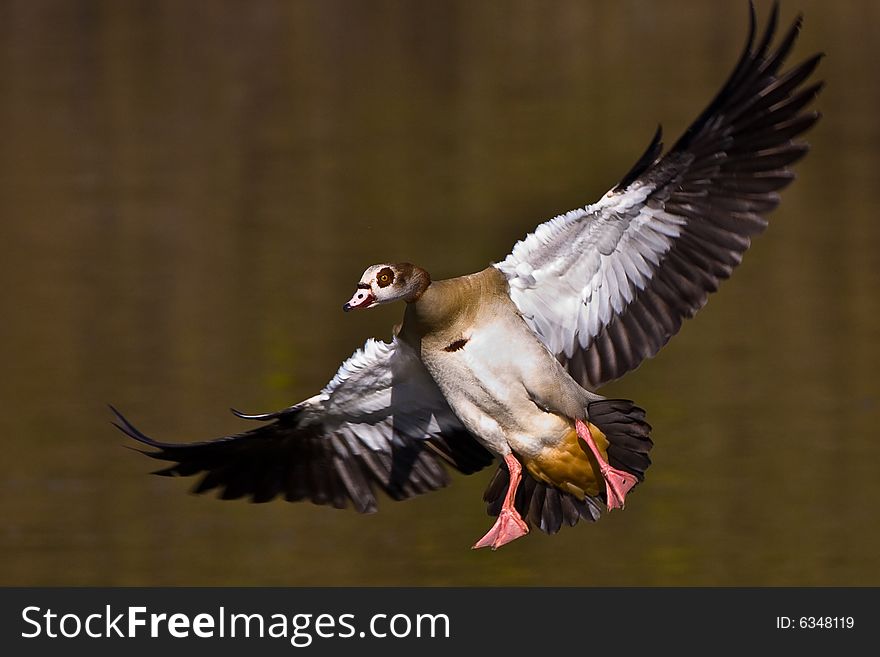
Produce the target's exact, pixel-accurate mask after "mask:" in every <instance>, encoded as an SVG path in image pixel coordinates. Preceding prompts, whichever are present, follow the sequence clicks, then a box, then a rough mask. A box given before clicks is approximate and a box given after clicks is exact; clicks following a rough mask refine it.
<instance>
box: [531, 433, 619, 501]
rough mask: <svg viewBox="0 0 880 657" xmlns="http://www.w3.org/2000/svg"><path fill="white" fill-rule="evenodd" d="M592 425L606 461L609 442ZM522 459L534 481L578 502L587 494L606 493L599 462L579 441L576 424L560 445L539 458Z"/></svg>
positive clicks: (597, 443)
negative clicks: (570, 495) (548, 485)
mask: <svg viewBox="0 0 880 657" xmlns="http://www.w3.org/2000/svg"><path fill="white" fill-rule="evenodd" d="M589 426H590V433H592V434H593V439H594V440H595V441H596V445H597V446H598V447H599V451H600V452H602V456H603V458H605V459H607V458H608V457H607V455H606V450H607V449H608V439H607V438H605V434H604V433H602V432H601V431H600V430H599V428H598V427H597V426H596V425H595V424H590V425H589ZM520 458H521V459H522V463H523V465H524V466H525V467H526V469H527V470H528V471H529V473H530V474H531V475H532V476H533V477H535V479H537V480H538V481H543V482H544V483H548V484H551V485H553V486H556V487H557V488H559V489H560V490H564V491H565V492H567V493H571V494H572V495H574V496H575V497H577V498H578V499H583V498H584V494H586V495H590V496H595V495H598V494H599V492H600V491H604V490H605V483H604V479H603V478H602V473H601V472H600V471H599V463H598V462H597V461H596V459H595V458H594V457H593V455H592V454H591V453H590V449H589V448H588V447H587V446H586V445H585V444H584V442H583V441H582V440H581V439H580V438H578V435H577V431H575V429H574V425H572V427H571V430H570V431H569V432H568V433H566V434H565V438H564V439H563V440H562V441H561V442H559V443H557V444H556V445H554V446H552V447H547V448H545V449H544V450H543V451H542V452H541V453H540V454H538V456H536V457H533V458H527V457H520Z"/></svg>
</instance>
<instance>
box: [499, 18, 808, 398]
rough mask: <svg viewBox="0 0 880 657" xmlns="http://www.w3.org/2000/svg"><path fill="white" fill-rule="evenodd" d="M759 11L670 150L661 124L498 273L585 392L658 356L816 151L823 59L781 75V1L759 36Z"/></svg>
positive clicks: (786, 44) (790, 38) (787, 48)
mask: <svg viewBox="0 0 880 657" xmlns="http://www.w3.org/2000/svg"><path fill="white" fill-rule="evenodd" d="M756 23H757V21H756V19H755V13H754V8H752V10H751V12H750V16H749V34H748V39H747V43H746V47H745V48H744V50H743V52H742V54H741V56H740V58H739V60H738V61H737V63H736V65H735V66H734V69H733V71H732V72H731V74H730V76H729V77H728V79H727V81H726V82H725V84H724V85H723V86H722V88H721V90H720V91H719V92H718V94H717V95H716V96H715V98H714V99H713V100H712V101H711V102H710V103H709V105H708V106H707V107H706V109H705V110H704V111H703V112H702V113H701V114H700V115H699V116H698V117H697V119H696V120H695V121H694V122H693V123H692V124H691V126H690V127H689V128H688V129H687V130H686V131H685V132H684V134H683V135H682V136H681V138H680V139H679V140H678V141H677V142H676V143H675V145H674V146H673V147H672V149H670V150H669V151H668V152H667V153H666V154H665V155H661V153H662V148H663V147H662V142H661V131H660V130H659V129H658V131H657V133H656V134H655V135H654V137H653V139H652V140H651V143H650V144H649V146H648V148H647V149H646V150H645V153H644V154H643V155H642V156H641V157H640V158H639V160H638V162H637V163H636V165H635V166H634V167H633V168H632V169H631V170H630V171H629V172H628V173H627V175H626V176H624V177H623V180H621V182H620V183H619V184H618V185H617V186H616V187H615V188H614V189H612V190H611V191H609V192H608V193H607V194H606V195H605V196H604V197H602V199H600V200H599V201H598V202H597V203H595V204H593V205H589V206H586V207H585V208H581V209H578V210H572V211H571V212H568V213H566V214H564V215H560V216H558V217H556V218H554V219H551V220H550V221H548V222H546V223H544V224H541V225H540V226H538V228H537V229H536V231H535V232H534V233H533V234H531V235H528V236H527V237H526V238H525V239H523V240H521V241H520V242H518V243H517V244H516V245H515V246H514V248H513V251H512V252H511V254H510V255H509V256H507V258H506V259H505V260H504V261H502V262H500V263H498V264H497V265H496V267H498V269H499V270H501V271H502V272H503V273H504V274H505V275H506V277H507V279H508V281H509V283H510V296H511V299H512V300H513V301H514V303H515V304H516V306H517V308H518V309H519V310H520V312H521V313H522V315H523V317H524V318H525V320H526V321H527V322H528V323H529V324H530V326H531V327H532V329H533V330H534V331H535V333H536V334H537V335H538V337H539V338H540V339H541V340H542V341H543V342H544V343H545V344H546V345H547V347H548V348H549V349H550V350H551V351H552V352H553V353H554V354H556V355H557V357H558V358H559V359H560V360H561V361H562V362H563V364H565V365H566V367H567V368H568V370H569V371H570V372H571V373H572V374H573V375H574V376H576V378H578V379H579V380H580V382H581V383H582V384H583V385H586V386H589V387H594V388H595V387H598V386H600V385H603V384H604V383H607V382H608V381H611V380H613V379H616V378H618V377H619V376H621V375H622V374H624V373H625V372H627V371H629V370H631V369H633V368H635V367H638V365H639V364H640V363H641V362H642V361H643V360H644V359H645V358H649V357H651V356H653V355H655V354H656V353H657V351H658V350H659V349H660V348H662V347H663V345H664V344H666V342H667V341H668V340H669V339H670V337H671V336H672V335H674V334H675V333H676V332H677V331H678V330H679V328H680V327H681V324H682V321H683V320H684V319H685V318H687V317H692V316H693V315H694V314H695V313H696V312H697V311H698V310H699V309H700V308H702V307H703V305H705V303H706V300H707V297H708V295H709V294H710V293H712V292H714V291H715V290H717V289H718V286H719V284H720V282H721V281H722V280H724V279H726V278H727V277H728V276H730V274H731V272H732V271H733V269H734V268H735V267H736V266H737V265H738V264H739V263H740V261H741V260H742V256H743V253H744V252H745V251H746V250H747V249H748V248H749V246H750V244H751V238H752V237H754V236H755V235H758V234H759V233H761V232H762V231H763V230H764V229H765V228H766V226H767V220H766V218H765V214H766V213H768V212H770V211H771V210H773V209H774V208H775V207H776V206H777V205H778V203H779V191H780V190H781V189H783V188H784V187H786V186H787V185H789V184H790V183H791V182H792V180H793V179H794V173H793V172H792V171H791V169H790V167H791V165H793V164H794V163H795V162H797V161H798V160H800V159H801V158H802V157H803V156H804V155H805V154H806V152H807V150H808V147H807V145H806V144H805V143H803V142H799V141H794V140H795V139H796V138H797V137H798V136H799V135H801V134H802V133H804V132H805V131H806V130H808V129H809V128H810V127H812V125H813V124H814V123H815V122H816V121H817V120H818V118H819V114H818V113H817V112H813V111H807V109H806V108H807V107H808V106H809V104H810V103H811V101H812V100H813V99H814V98H815V97H816V95H817V94H818V93H819V91H820V90H821V88H822V83H821V82H815V83H809V84H808V80H809V78H810V76H811V75H812V73H813V71H814V70H815V69H816V66H817V65H818V63H819V60H820V59H821V54H819V55H814V56H812V57H809V58H808V59H806V60H805V61H803V62H801V63H800V64H798V65H796V66H794V67H792V68H791V69H789V70H787V71H781V70H780V69H781V67H782V65H783V63H784V61H785V59H786V58H787V56H788V55H789V53H790V52H791V49H792V48H793V46H794V43H795V41H796V38H797V35H798V33H799V32H800V28H801V18H800V17H798V18H797V19H796V20H795V21H794V22H793V24H792V26H791V27H790V28H789V29H788V30H787V31H786V33H785V34H784V36H783V37H782V39H781V40H780V41H779V43H778V45H777V46H776V48H775V50H774V49H772V43H773V40H774V36H775V33H776V28H777V24H778V7H777V6H775V5H774V7H773V9H772V11H771V14H770V17H769V19H768V21H767V26H766V28H765V29H764V31H763V34H762V36H761V37H760V39H758V40H757V42H756Z"/></svg>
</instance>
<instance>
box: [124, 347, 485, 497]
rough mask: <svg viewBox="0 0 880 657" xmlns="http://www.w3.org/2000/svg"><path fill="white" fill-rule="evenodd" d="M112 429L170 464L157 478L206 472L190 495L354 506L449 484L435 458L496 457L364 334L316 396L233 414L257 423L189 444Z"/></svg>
mask: <svg viewBox="0 0 880 657" xmlns="http://www.w3.org/2000/svg"><path fill="white" fill-rule="evenodd" d="M113 411H114V413H116V416H117V419H118V424H116V426H117V427H118V428H119V429H121V430H122V431H123V432H124V433H126V434H127V435H128V436H130V437H131V438H134V439H135V440H137V441H140V442H141V443H144V444H146V445H148V446H149V447H152V448H155V451H145V452H144V453H145V454H147V455H148V456H151V457H153V458H156V459H160V460H163V461H171V462H172V463H173V465H170V466H168V467H166V468H164V469H162V470H159V471H158V472H157V473H156V474H161V475H166V476H189V475H194V474H198V473H204V476H203V477H202V479H201V481H200V482H199V483H198V484H197V485H196V487H195V489H194V492H196V493H204V492H206V491H209V490H213V489H218V490H220V491H221V492H220V497H221V498H222V499H236V498H241V497H246V496H247V497H250V498H251V499H252V501H254V502H268V501H269V500H271V499H273V498H275V497H276V496H282V497H284V499H286V500H288V501H291V502H295V501H299V500H310V501H312V502H313V503H315V504H330V505H333V506H335V507H337V508H344V507H346V506H348V504H349V503H351V505H352V506H353V507H354V508H355V509H356V510H358V511H360V512H371V511H375V510H376V495H375V490H376V489H377V488H378V489H380V490H383V491H385V493H387V494H388V495H389V496H390V497H392V498H394V499H398V500H399V499H406V498H408V497H412V496H413V495H417V494H419V493H424V492H427V491H431V490H435V489H438V488H441V487H443V486H445V485H446V484H447V483H448V482H449V476H448V473H447V472H446V470H445V468H444V467H443V465H442V464H443V463H446V464H447V465H450V466H452V467H454V468H456V469H457V470H459V471H461V472H464V473H472V472H476V471H477V470H480V469H481V468H483V467H485V466H486V465H489V464H490V463H492V462H494V457H493V456H492V454H490V453H489V452H488V451H486V449H484V448H483V447H482V446H481V445H480V444H479V443H477V442H476V440H474V438H473V437H472V436H471V434H470V433H468V431H467V430H466V429H465V428H464V426H463V425H462V424H461V422H460V421H459V420H458V418H457V417H456V416H455V414H454V413H453V412H452V410H451V409H450V408H449V405H448V404H447V403H446V399H445V398H444V397H443V395H442V394H441V392H440V389H439V388H438V387H437V385H436V384H435V383H434V380H433V379H432V378H431V377H430V375H429V374H428V372H427V370H425V367H424V365H423V364H422V362H421V361H420V360H419V359H418V357H417V356H416V355H415V353H414V352H413V351H412V349H411V348H410V347H408V346H407V345H406V344H405V343H403V342H401V341H399V340H397V339H396V338H395V339H394V340H393V341H392V342H391V343H385V342H380V341H377V340H368V341H367V343H366V344H365V345H364V347H363V349H361V350H358V351H357V352H355V353H354V355H353V356H352V357H351V358H349V359H348V360H347V361H346V362H345V363H343V364H342V366H341V367H340V368H339V371H338V372H337V373H336V376H335V377H334V378H333V380H332V381H330V383H329V384H327V386H326V387H325V388H324V389H323V390H322V391H321V392H320V394H318V395H315V396H314V397H312V398H310V399H307V400H305V401H303V402H301V403H299V404H296V405H295V406H291V407H290V408H287V409H284V410H282V411H278V412H277V413H267V414H264V415H244V414H242V413H238V412H237V411H234V412H235V413H236V414H237V415H238V416H239V417H243V418H245V419H251V420H257V421H260V422H264V423H265V424H262V425H261V426H259V427H257V428H256V429H253V430H251V431H247V432H245V433H241V434H237V435H233V436H227V437H224V438H218V439H216V440H211V441H206V442H195V443H184V444H179V443H178V444H176V443H164V442H158V441H156V440H153V439H152V438H149V437H147V436H145V435H144V434H142V433H141V432H140V431H138V430H137V429H135V428H134V426H132V425H131V423H129V422H128V420H126V419H125V418H124V417H123V416H122V415H121V414H120V413H119V412H118V411H116V409H113Z"/></svg>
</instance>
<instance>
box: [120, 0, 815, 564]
mask: <svg viewBox="0 0 880 657" xmlns="http://www.w3.org/2000/svg"><path fill="white" fill-rule="evenodd" d="M777 14H778V8H777V7H776V6H774V7H773V10H772V12H771V15H770V18H769V23H768V26H767V28H766V30H765V32H764V35H763V37H762V38H761V39H760V41H759V42H758V43H757V44H756V43H755V12H754V7H752V8H751V12H750V28H749V36H748V41H747V45H746V47H745V50H744V52H743V54H742V56H741V57H740V59H739V61H738V63H737V64H736V67H735V68H734V70H733V72H732V74H731V75H730V78H729V79H728V80H727V82H726V83H725V84H724V86H723V87H722V88H721V91H720V92H719V93H718V95H717V96H716V97H715V99H714V100H713V101H712V102H711V103H710V104H709V106H708V107H707V108H706V109H705V111H703V113H702V114H700V116H699V117H698V118H697V119H696V121H695V122H694V123H693V124H692V125H691V126H690V127H689V128H688V130H687V131H686V132H685V133H684V135H683V136H682V137H681V138H680V139H679V140H678V141H677V142H676V143H675V145H674V146H673V147H672V149H671V150H669V151H668V152H667V153H666V154H665V155H663V154H661V153H662V144H661V142H660V136H661V132H660V129H659V128H658V130H657V133H656V135H655V136H654V138H653V140H652V141H651V143H650V145H649V146H648V148H647V150H646V151H645V153H644V154H643V155H642V156H641V158H639V160H638V162H636V164H635V166H634V167H633V168H632V170H631V171H630V172H629V173H628V174H627V175H626V176H624V177H623V179H622V181H621V182H620V183H619V184H618V185H617V186H616V187H614V189H612V190H611V191H609V192H608V193H607V194H605V196H603V197H602V198H601V199H600V200H599V201H598V202H597V203H595V204H593V205H588V206H586V207H584V208H580V209H577V210H572V211H571V212H568V213H566V214H563V215H560V216H558V217H556V218H554V219H551V220H550V221H548V222H546V223H544V224H541V225H540V226H538V228H537V229H536V230H535V232H534V233H532V234H530V235H528V236H527V237H526V238H525V239H524V240H522V241H520V242H518V243H517V244H516V246H515V247H514V248H513V252H512V253H511V254H510V255H508V256H507V257H506V258H505V259H504V260H503V261H501V262H499V263H497V264H493V265H492V266H490V267H488V268H486V269H484V270H483V271H480V272H478V273H476V274H471V275H469V276H462V277H460V278H454V279H450V280H442V281H432V280H431V278H430V276H429V275H428V273H427V272H426V271H425V270H424V269H421V268H419V267H416V266H414V265H411V264H407V263H404V264H390V263H389V264H378V265H373V266H371V267H369V268H367V270H366V271H365V272H364V274H363V276H362V277H361V279H360V282H359V283H358V284H357V290H356V291H355V293H354V296H353V297H352V298H351V299H350V300H349V301H348V302H347V303H346V304H345V306H344V309H345V310H346V311H349V310H355V309H364V308H372V307H375V306H377V305H379V304H383V303H390V302H392V301H404V302H406V310H405V312H404V317H403V322H402V324H401V325H400V326H399V327H397V329H396V330H395V332H394V335H393V337H392V339H391V342H387V343H386V342H381V341H377V340H373V339H370V340H368V341H367V343H366V344H365V345H364V347H363V348H362V349H360V350H358V351H357V352H355V354H354V355H353V356H352V357H351V358H349V359H348V360H347V361H346V362H345V363H343V365H342V367H340V369H339V371H338V372H337V373H336V376H335V377H333V380H332V381H330V383H329V384H327V386H326V387H325V388H324V389H323V390H322V391H321V392H320V393H319V394H317V395H315V396H314V397H311V398H309V399H306V400H305V401H303V402H300V403H298V404H295V405H293V406H291V407H289V408H286V409H284V410H281V411H278V412H275V413H266V414H263V415H245V414H243V413H239V412H237V411H235V413H236V415H238V416H239V417H242V418H245V419H248V420H255V421H259V422H260V423H261V424H260V426H259V427H257V428H255V429H253V430H251V431H247V432H245V433H241V434H237V435H232V436H227V437H225V438H219V439H216V440H212V441H207V442H196V443H186V444H174V443H164V442H158V441H155V440H153V439H151V438H149V437H147V436H145V435H144V434H142V433H141V432H139V431H138V430H137V429H135V428H134V427H133V426H132V425H131V424H130V423H129V422H128V421H127V420H126V419H125V418H124V417H122V415H120V414H119V413H118V412H116V411H115V409H113V410H114V412H116V415H117V419H118V424H117V425H116V426H118V427H119V428H120V429H121V430H122V431H124V432H125V433H126V434H128V435H129V436H130V437H132V438H134V439H136V440H138V441H140V442H141V443H144V444H146V445H147V446H149V447H151V448H154V449H153V450H152V451H147V452H145V453H147V454H148V455H149V456H152V457H153V458H157V459H160V460H163V461H170V462H172V465H170V466H169V467H165V469H162V470H159V471H158V474H162V475H173V476H189V475H193V474H196V473H205V474H204V477H203V478H202V479H201V481H200V483H198V485H197V486H196V487H195V492H196V493H203V492H206V491H209V490H212V489H219V490H220V497H222V498H223V499H233V498H241V497H245V496H248V497H250V498H251V499H252V501H254V502H266V501H268V500H271V499H273V498H274V497H276V496H279V495H281V496H283V497H284V498H285V499H287V500H289V501H298V500H306V499H307V500H310V501H312V502H313V503H315V504H329V505H333V506H334V507H337V508H343V507H346V506H348V505H349V504H351V506H353V507H354V508H355V509H356V510H357V511H360V512H371V511H375V510H376V492H375V490H376V489H377V488H378V489H381V490H383V491H385V493H387V494H388V495H389V496H390V497H392V498H394V499H404V498H408V497H411V496H413V495H416V494H419V493H424V492H426V491H430V490H435V489H438V488H440V487H442V486H444V485H446V484H447V482H448V475H447V472H446V470H445V469H444V467H443V464H444V463H445V464H446V465H449V466H451V467H453V468H455V469H457V470H459V471H461V472H463V473H473V472H476V471H478V470H480V469H482V468H484V467H486V466H488V465H489V464H491V463H492V462H493V461H495V459H496V458H499V457H500V464H499V467H498V469H497V471H496V473H495V476H494V478H493V479H492V481H491V482H490V484H489V487H488V489H487V491H486V494H485V496H484V497H485V500H486V502H487V503H488V510H489V513H490V514H491V515H494V516H497V520H496V522H495V524H494V526H493V527H492V528H491V529H490V530H489V532H488V533H487V534H486V535H485V536H484V537H483V538H481V539H480V540H479V541H478V542H477V543H476V544H475V545H474V547H475V548H480V547H491V548H492V549H495V548H498V547H500V546H501V545H504V544H505V543H508V542H510V541H512V540H514V539H516V538H519V537H520V536H523V535H525V534H526V533H527V532H528V531H529V527H530V525H536V526H538V527H539V528H540V529H541V530H543V531H544V532H547V533H551V534H552V533H555V532H556V531H558V530H559V529H560V527H561V526H562V524H563V523H566V524H568V525H574V524H575V523H577V522H578V520H579V519H580V518H584V519H587V520H596V519H598V517H599V515H600V512H601V510H602V508H603V507H607V508H608V509H612V508H618V507H623V505H624V501H625V499H626V496H627V493H628V492H629V491H630V489H632V487H633V486H635V485H636V484H637V483H638V482H640V481H642V480H643V478H644V474H645V470H646V469H647V468H648V466H649V465H650V459H649V457H648V451H649V450H650V448H651V445H652V442H651V439H650V437H649V431H650V427H649V425H648V424H647V423H646V422H645V413H644V411H643V410H642V409H640V408H639V407H637V406H635V405H634V404H633V403H632V402H629V401H625V400H618V399H605V398H603V397H601V396H600V395H598V394H596V393H594V392H592V390H593V389H595V388H597V387H599V386H601V385H602V384H604V383H606V382H608V381H611V380H612V379H616V378H618V377H620V376H621V375H623V374H624V373H626V372H628V371H629V370H632V369H634V368H635V367H637V366H638V365H639V363H641V362H642V361H643V360H644V359H645V358H649V357H651V356H654V355H655V354H656V353H657V351H658V350H659V349H660V348H661V347H662V346H663V345H664V344H665V343H666V342H667V341H668V340H669V338H670V337H671V336H672V335H673V334H675V333H676V332H677V331H678V329H679V327H680V326H681V323H682V320H684V319H685V318H686V317H691V316H692V315H694V313H696V311H697V310H699V309H700V308H701V307H702V306H703V305H704V304H705V303H706V299H707V296H708V295H709V293H710V292H713V291H714V290H715V289H716V288H717V287H718V284H719V281H721V280H722V279H725V278H727V277H728V276H729V275H730V273H731V271H732V270H733V268H734V267H735V266H736V265H737V264H739V262H740V259H741V258H742V255H743V253H744V252H745V250H746V249H747V248H748V247H749V244H750V239H751V237H752V236H753V235H756V234H757V233H760V232H761V231H762V230H763V228H764V227H765V226H766V223H767V222H766V219H765V218H764V215H765V214H766V213H768V212H769V211H770V210H772V209H773V208H775V207H776V205H777V204H778V203H779V196H778V195H777V193H776V192H777V190H779V189H781V188H782V187H784V186H785V185H787V184H788V183H789V182H791V180H792V179H793V174H792V172H791V170H790V165H791V164H792V163H794V162H795V161H796V160H798V159H800V158H801V157H802V156H803V155H804V154H805V153H806V152H807V145H806V144H804V143H802V142H797V141H793V139H794V138H795V137H797V136H798V135H800V134H801V133H803V132H804V131H805V130H807V129H808V128H810V127H811V126H812V125H813V124H814V123H815V122H816V120H817V119H818V117H819V115H818V113H816V112H809V111H806V110H805V109H804V108H805V107H806V106H807V105H808V104H809V103H810V101H812V100H813V98H814V97H815V96H816V94H817V93H818V92H819V90H820V88H821V83H818V82H817V83H811V84H809V85H805V82H806V80H807V78H808V77H809V76H810V74H811V73H812V72H813V70H814V69H815V67H816V65H817V63H818V62H819V59H820V58H821V55H815V56H813V57H811V58H809V59H807V60H806V61H804V62H803V63H801V64H799V65H798V66H795V67H794V68H792V69H790V70H788V71H784V72H783V71H781V67H782V64H783V60H784V59H785V58H786V56H787V55H788V54H789V52H790V50H791V48H792V45H793V44H794V41H795V39H796V37H797V35H798V33H799V31H800V26H801V18H800V17H798V18H797V19H796V20H795V22H794V24H793V25H792V27H791V28H790V29H789V30H788V32H787V33H786V34H785V36H784V37H783V39H782V42H781V43H780V44H779V45H778V47H777V48H776V49H775V50H774V49H771V47H770V42H771V40H772V38H773V36H774V33H775V31H776V23H777Z"/></svg>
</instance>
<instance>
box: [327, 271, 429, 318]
mask: <svg viewBox="0 0 880 657" xmlns="http://www.w3.org/2000/svg"><path fill="white" fill-rule="evenodd" d="M430 284H431V276H430V275H429V274H428V272H426V271H425V270H424V269H422V268H421V267H416V266H415V265H411V264H410V263H408V262H401V263H398V264H395V265H392V264H388V263H386V264H381V265H372V266H370V267H367V269H366V271H365V272H364V274H363V276H361V280H360V282H359V283H358V284H357V290H355V293H354V296H352V298H351V299H349V300H348V302H347V303H346V304H345V305H344V306H342V309H343V310H344V311H345V312H348V311H349V310H354V309H356V308H372V307H373V306H378V305H379V304H381V303H389V302H391V301H399V300H403V301H406V302H407V303H411V302H413V301H416V300H417V299H418V298H419V297H420V296H422V293H423V292H424V291H425V290H426V289H427V288H428V286H429V285H430Z"/></svg>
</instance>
